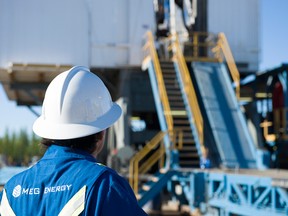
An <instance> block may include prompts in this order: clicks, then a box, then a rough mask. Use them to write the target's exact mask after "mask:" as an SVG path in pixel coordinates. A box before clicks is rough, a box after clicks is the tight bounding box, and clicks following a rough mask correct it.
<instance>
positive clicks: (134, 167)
mask: <svg viewBox="0 0 288 216" xmlns="http://www.w3.org/2000/svg"><path fill="white" fill-rule="evenodd" d="M167 133H169V134H173V137H172V140H173V143H172V142H171V144H172V145H171V149H175V148H177V149H179V148H182V146H183V143H182V142H183V132H182V131H181V130H179V129H178V130H174V131H173V132H169V131H166V132H163V131H160V132H158V133H157V134H156V135H155V136H154V137H153V138H152V139H151V140H150V141H149V142H148V143H146V145H145V146H144V147H143V148H142V149H141V150H140V151H139V152H137V153H136V154H135V155H134V156H133V157H132V158H131V159H130V164H129V183H130V185H131V187H132V189H133V190H134V193H135V194H136V195H137V194H138V191H139V188H138V187H139V175H143V174H145V173H147V172H148V171H149V170H150V168H151V167H152V166H153V165H154V164H155V163H156V162H159V169H161V168H163V167H164V155H165V148H164V137H165V136H166V134H167ZM174 142H177V144H178V145H177V144H176V143H174ZM152 150H153V151H154V152H153V153H151V152H152ZM149 153H150V156H149V157H148V158H147V156H148V154H149ZM143 159H145V161H142V160H143ZM140 162H141V163H140Z"/></svg>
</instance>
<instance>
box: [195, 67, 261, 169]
mask: <svg viewBox="0 0 288 216" xmlns="http://www.w3.org/2000/svg"><path fill="white" fill-rule="evenodd" d="M192 68H193V74H194V76H195V81H196V82H195V83H196V85H197V86H198V90H199V94H200V95H199V96H200V98H201V99H200V100H199V101H202V105H203V107H204V108H203V109H202V113H204V115H205V116H206V119H207V123H208V125H209V127H210V130H211V131H212V135H213V138H214V141H215V144H216V146H217V150H218V153H219V155H220V158H221V164H222V166H224V167H227V168H259V166H258V164H257V161H256V158H257V151H256V146H255V144H254V143H253V140H252V137H251V135H250V134H249V131H248V127H247V124H246V122H245V119H244V116H243V113H242V111H241V109H240V106H239V104H238V102H237V99H236V96H235V93H234V90H233V88H232V84H231V81H230V80H231V79H230V78H229V77H228V72H227V69H226V67H225V65H224V64H220V63H207V62H205V63H200V62H194V63H192Z"/></svg>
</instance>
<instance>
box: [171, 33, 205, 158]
mask: <svg viewBox="0 0 288 216" xmlns="http://www.w3.org/2000/svg"><path fill="white" fill-rule="evenodd" d="M174 48H175V51H174V60H176V62H178V64H179V71H180V75H181V77H182V80H183V85H184V91H185V93H186V95H187V98H188V102H189V107H190V110H191V113H193V121H194V123H195V125H196V128H197V132H198V137H199V142H200V148H201V152H202V153H204V152H205V148H204V129H203V128H204V126H203V117H202V114H201V110H200V107H199V103H198V100H197V96H196V93H195V88H194V85H193V83H192V81H191V76H190V74H189V70H188V67H187V64H186V61H185V58H184V56H183V53H182V50H181V48H180V43H179V40H178V37H176V40H175V41H174Z"/></svg>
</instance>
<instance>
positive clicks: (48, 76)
mask: <svg viewBox="0 0 288 216" xmlns="http://www.w3.org/2000/svg"><path fill="white" fill-rule="evenodd" d="M259 4H260V1H259V0H242V1H236V0H217V1H213V0H201V1H196V0H192V1H191V0H182V1H172V0H162V1H161V0H158V1H157V0H156V1H152V0H151V1H147V0H145V1H143V0H133V1H126V0H118V1H113V2H112V1H97V0H96V1H91V0H85V1H77V0H63V1H56V0H50V1H41V2H38V1H35V0H26V1H25V2H24V1H23V2H22V1H9V0H0V27H1V29H4V30H3V31H1V32H0V81H1V83H2V85H3V87H4V90H5V92H6V94H7V97H8V98H9V99H10V100H14V101H16V103H17V104H18V105H19V106H20V105H21V106H28V107H29V109H31V111H33V112H34V110H33V106H40V105H41V104H42V100H43V97H44V92H45V89H46V87H47V86H48V84H49V82H50V81H51V80H52V79H53V78H54V77H55V76H56V75H57V74H59V73H60V72H62V71H64V70H66V69H68V68H69V67H70V66H72V65H85V66H88V67H89V68H90V69H91V71H93V72H94V73H96V74H97V75H99V76H100V77H101V78H102V79H103V80H104V82H105V84H106V85H107V87H108V88H109V90H110V92H111V94H112V97H113V99H114V100H117V102H118V103H119V104H120V105H121V106H122V108H123V110H124V115H123V117H122V118H121V120H120V121H119V122H118V124H117V125H116V126H115V127H113V128H110V130H109V136H108V140H107V143H108V146H107V149H106V151H104V154H103V155H102V158H101V159H102V160H103V161H104V162H105V161H106V159H107V158H111V157H112V162H111V164H112V166H114V168H115V169H117V170H118V171H119V172H120V173H121V174H122V175H124V176H127V180H129V182H130V185H131V187H132V188H133V190H134V192H135V194H136V196H137V198H138V199H139V204H140V205H141V206H144V205H145V204H146V203H147V202H148V201H151V200H154V202H155V200H157V198H159V197H160V198H163V194H169V198H170V199H173V200H178V202H179V203H180V204H179V205H180V206H181V205H187V206H189V211H190V213H191V214H192V213H193V212H195V211H197V212H200V213H201V214H203V215H287V214H288V171H286V169H287V168H288V164H287V162H286V158H287V155H288V153H286V152H288V151H287V150H288V148H287V139H288V136H287V135H288V134H287V124H286V120H287V116H286V113H287V111H286V110H287V108H286V107H287V104H288V101H287V100H288V97H287V92H286V91H287V90H286V89H287V75H286V73H287V70H288V65H287V64H282V66H281V67H278V68H275V69H272V70H269V71H265V72H259V71H258V70H259V68H258V65H259V61H260V55H261V52H260V50H261V49H260V30H259V26H260V23H259ZM225 8H229V10H226V9H225ZM243 11H245V16H243ZM255 14H256V15H255ZM227 17H229V19H227ZM240 17H241V18H240ZM240 32H241V34H240ZM228 41H229V42H228ZM133 155H134V156H133ZM115 158H116V159H117V161H116V162H115V160H114V159H115ZM127 161H128V163H127ZM127 164H129V166H127Z"/></svg>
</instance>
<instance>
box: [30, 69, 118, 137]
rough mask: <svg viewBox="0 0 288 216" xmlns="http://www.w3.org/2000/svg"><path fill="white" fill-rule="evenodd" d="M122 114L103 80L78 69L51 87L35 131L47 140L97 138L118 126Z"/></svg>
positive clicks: (64, 73) (61, 77)
mask: <svg viewBox="0 0 288 216" xmlns="http://www.w3.org/2000/svg"><path fill="white" fill-rule="evenodd" d="M121 113H122V110H121V108H120V106H119V105H117V104H116V103H113V102H112V100H111V96H110V93H109V91H108V89H107V88H106V86H105V85H104V83H103V82H102V81H101V79H100V78H99V77H98V76H96V75H95V74H93V73H91V72H90V71H89V69H88V68H86V67H83V66H76V67H73V68H71V69H70V70H68V71H65V72H63V73H61V74H59V75H58V76H56V77H55V78H54V79H53V80H52V82H51V83H50V84H49V86H48V88H47V90H46V93H45V98H44V102H43V106H42V114H41V116H40V117H39V118H38V119H36V121H35V122H34V125H33V131H34V133H35V134H37V135H38V136H40V137H43V138H47V139H59V140H63V139H74V138H80V137H84V136H88V135H92V134H95V133H97V132H100V131H103V130H105V129H106V128H108V127H110V126H111V125H112V124H113V123H114V122H116V121H117V120H118V119H119V117H120V115H121Z"/></svg>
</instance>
